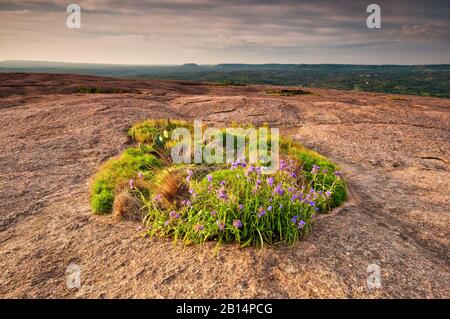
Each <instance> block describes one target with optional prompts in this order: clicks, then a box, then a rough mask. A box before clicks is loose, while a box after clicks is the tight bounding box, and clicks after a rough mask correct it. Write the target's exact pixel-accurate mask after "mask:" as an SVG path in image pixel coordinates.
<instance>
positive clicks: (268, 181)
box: [267, 177, 275, 186]
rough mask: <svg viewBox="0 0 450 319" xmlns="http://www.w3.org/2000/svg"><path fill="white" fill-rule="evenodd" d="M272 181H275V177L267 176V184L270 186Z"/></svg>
mask: <svg viewBox="0 0 450 319" xmlns="http://www.w3.org/2000/svg"><path fill="white" fill-rule="evenodd" d="M274 181H275V179H274V178H273V177H269V178H268V179H267V184H268V185H269V186H272V185H273V182H274Z"/></svg>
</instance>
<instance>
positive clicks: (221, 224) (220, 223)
mask: <svg viewBox="0 0 450 319" xmlns="http://www.w3.org/2000/svg"><path fill="white" fill-rule="evenodd" d="M216 224H217V226H219V230H220V231H222V230H224V229H225V222H224V221H219V220H218V221H216Z"/></svg>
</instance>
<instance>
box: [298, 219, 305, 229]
mask: <svg viewBox="0 0 450 319" xmlns="http://www.w3.org/2000/svg"><path fill="white" fill-rule="evenodd" d="M305 224H306V223H305V222H304V220H303V219H301V220H300V221H299V222H298V226H297V227H298V229H302V228H303V227H304V226H305Z"/></svg>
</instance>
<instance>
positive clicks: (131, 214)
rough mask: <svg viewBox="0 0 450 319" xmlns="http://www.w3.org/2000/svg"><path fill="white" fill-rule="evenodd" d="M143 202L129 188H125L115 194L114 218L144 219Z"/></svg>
mask: <svg viewBox="0 0 450 319" xmlns="http://www.w3.org/2000/svg"><path fill="white" fill-rule="evenodd" d="M141 207H142V203H141V202H140V200H139V199H138V198H136V197H135V196H133V195H132V194H131V193H130V192H129V191H128V190H123V191H121V192H120V193H118V194H117V195H116V196H115V199H114V204H113V218H114V219H115V220H134V221H136V220H142V218H143V214H142V212H141Z"/></svg>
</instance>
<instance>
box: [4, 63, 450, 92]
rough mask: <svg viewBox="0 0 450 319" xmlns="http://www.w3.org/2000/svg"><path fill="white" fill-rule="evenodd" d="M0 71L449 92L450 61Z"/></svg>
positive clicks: (14, 67)
mask: <svg viewBox="0 0 450 319" xmlns="http://www.w3.org/2000/svg"><path fill="white" fill-rule="evenodd" d="M0 72H45V73H76V74H89V75H100V76H112V77H125V78H142V79H165V80H189V81H202V82H218V83H223V84H227V85H233V84H237V85H242V84H271V85H283V86H310V87H322V88H333V89H342V90H356V91H369V92H383V93H398V94H412V95H422V96H435V97H444V98H450V65H449V64H441V65H352V64H239V63H236V64H233V63H227V64H217V65H198V64H195V63H186V64H183V65H120V64H89V63H61V62H42V61H12V60H10V61H3V62H0Z"/></svg>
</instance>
